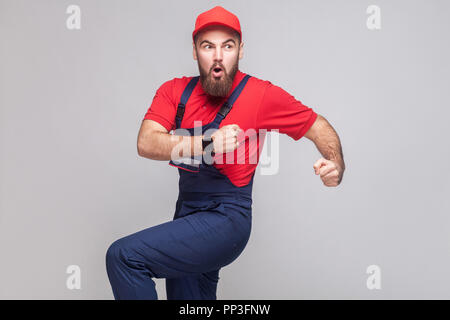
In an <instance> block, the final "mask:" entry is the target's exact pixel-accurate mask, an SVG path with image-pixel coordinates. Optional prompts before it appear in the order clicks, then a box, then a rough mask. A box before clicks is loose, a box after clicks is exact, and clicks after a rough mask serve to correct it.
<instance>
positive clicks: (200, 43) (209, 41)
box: [199, 38, 236, 46]
mask: <svg viewBox="0 0 450 320" xmlns="http://www.w3.org/2000/svg"><path fill="white" fill-rule="evenodd" d="M229 41H232V42H233V43H234V44H236V41H234V40H233V39H231V38H230V39H228V40H225V41H224V42H222V44H224V43H227V42H229ZM203 42H206V43H210V44H214V43H212V42H211V41H208V40H203V41H202V42H200V44H199V45H200V46H201V45H202V43H203Z"/></svg>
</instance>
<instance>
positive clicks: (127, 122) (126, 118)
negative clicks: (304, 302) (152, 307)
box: [0, 0, 450, 299]
mask: <svg viewBox="0 0 450 320" xmlns="http://www.w3.org/2000/svg"><path fill="white" fill-rule="evenodd" d="M70 4H77V5H79V6H80V7H81V30H68V29H67V28H66V19H67V17H68V16H69V15H68V14H66V8H67V7H68V6H69V5H70ZM218 4H220V5H223V6H224V7H225V8H226V9H228V10H230V11H232V12H234V13H235V14H237V15H238V17H239V19H240V21H241V25H242V29H243V40H244V43H245V45H244V48H245V53H244V58H243V59H242V60H241V61H240V69H241V71H243V72H246V73H249V74H251V75H253V76H256V77H258V78H260V79H263V80H269V81H271V82H272V83H274V84H276V85H279V86H281V87H282V88H284V89H285V90H286V91H288V92H289V93H291V94H292V95H294V96H295V97H296V98H297V99H299V100H301V101H302V102H303V103H304V104H306V105H308V106H310V107H312V108H313V109H314V110H315V111H316V112H318V113H319V114H321V115H323V116H325V117H326V118H327V119H328V120H329V121H330V123H331V124H332V125H333V127H334V128H335V129H336V130H337V132H338V134H339V136H340V138H341V141H342V144H343V150H344V156H345V160H346V165H347V170H346V172H345V175H344V180H343V182H342V184H341V185H340V186H339V187H338V188H328V187H325V186H324V185H323V184H322V182H321V180H320V178H319V177H318V176H316V175H314V171H313V168H312V166H313V164H314V162H315V161H316V160H317V159H319V158H320V157H321V155H320V154H319V152H318V151H317V149H316V148H315V146H314V144H313V143H312V142H311V141H310V140H308V139H306V138H304V139H301V140H299V141H297V142H295V141H294V140H292V139H290V138H289V137H288V136H285V135H282V136H280V140H281V150H280V170H279V172H278V174H276V175H271V176H264V175H261V174H260V168H258V170H257V176H256V177H255V185H254V205H253V229H252V234H251V237H250V240H249V243H248V245H247V247H246V249H245V250H244V252H243V253H242V255H241V256H240V257H239V258H238V259H237V260H236V261H235V262H233V263H232V264H231V265H229V266H227V267H225V268H223V269H222V270H221V272H220V282H219V287H218V298H219V299H381V298H383V299H429V298H430V299H431V298H438V299H443V298H445V299H449V298H450V274H449V272H448V270H449V269H450V258H449V253H450V252H449V249H450V248H449V231H450V219H449V215H448V213H449V197H448V195H449V183H448V182H449V179H450V173H449V170H448V169H447V164H448V159H449V156H450V152H449V143H448V140H447V137H448V136H449V135H448V132H447V127H448V124H447V118H448V116H449V115H450V112H449V111H448V107H449V103H450V99H449V90H448V87H449V80H450V79H449V71H450V70H449V68H450V67H449V62H448V57H449V56H450V46H449V42H448V38H449V34H448V30H450V19H449V9H450V4H449V2H448V1H444V0H442V1H387V0H386V1H361V0H358V1H356V0H354V1H333V0H329V1H312V0H311V1H298V0H296V1H256V0H252V1H206V0H205V1H181V0H178V1H167V0H165V1H87V0H86V1H80V0H78V1H17V0H14V1H12V0H11V1H5V0H2V1H0V41H1V50H0V77H1V78H0V90H1V91H0V103H1V109H0V112H1V114H0V116H1V117H0V119H1V134H0V139H1V142H0V150H1V154H0V156H1V158H0V161H1V162H0V170H1V171H0V188H1V190H0V191H1V192H0V209H1V216H0V252H1V266H0V298H3V299H11V298H21V299H34V298H39V299H112V292H111V288H110V285H109V282H108V279H107V275H106V269H105V263H104V260H105V253H106V249H107V248H108V246H109V245H110V244H111V243H112V242H113V241H114V240H115V239H118V238H120V237H123V236H126V235H128V234H130V233H134V232H136V231H139V230H141V229H144V228H147V227H150V226H153V225H156V224H159V223H163V222H166V221H168V220H170V219H171V218H172V215H173V212H174V209H175V200H176V197H177V175H178V174H177V171H176V170H174V169H173V168H172V167H170V166H169V165H168V164H167V163H166V162H159V161H152V160H148V159H145V158H141V157H139V156H138V155H137V151H136V140H137V134H138V130H139V127H140V124H141V120H142V118H143V116H144V114H145V112H146V111H147V108H148V106H149V104H150V103H151V101H152V98H153V95H154V93H155V90H156V89H157V88H158V87H159V86H160V85H161V84H162V83H163V82H165V81H167V80H170V79H172V78H173V77H181V76H183V75H186V76H192V75H197V74H198V68H197V62H196V61H194V60H193V59H192V47H191V33H192V30H193V27H194V22H195V18H196V16H197V15H198V14H199V13H200V12H203V11H205V10H208V9H210V8H212V7H213V6H214V5H218ZM371 4H375V5H378V6H380V8H381V30H375V31H372V30H369V29H368V28H367V27H366V20H367V17H368V14H367V13H366V9H367V7H368V6H369V5H371ZM71 264H76V265H79V266H80V268H81V289H80V290H69V289H67V288H66V279H67V277H68V276H69V275H68V274H66V268H67V266H68V265H71ZM372 264H375V265H378V266H379V267H380V268H381V286H382V288H381V290H369V289H368V288H367V287H366V279H367V278H368V277H369V275H368V274H367V273H366V268H367V267H368V266H369V265H372ZM156 284H157V290H158V294H159V298H160V299H165V298H166V295H165V288H164V280H163V279H156Z"/></svg>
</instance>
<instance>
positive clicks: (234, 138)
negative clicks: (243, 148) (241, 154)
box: [211, 124, 242, 153]
mask: <svg viewBox="0 0 450 320" xmlns="http://www.w3.org/2000/svg"><path fill="white" fill-rule="evenodd" d="M241 132H242V129H241V128H239V126H238V125H237V124H229V125H226V126H223V127H222V128H220V129H218V130H217V131H216V132H214V133H213V134H212V135H211V138H212V140H213V143H214V152H215V153H227V152H230V151H233V150H235V149H236V148H237V147H239V141H238V134H239V133H241Z"/></svg>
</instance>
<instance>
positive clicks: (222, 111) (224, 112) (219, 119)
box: [213, 74, 251, 127]
mask: <svg viewBox="0 0 450 320" xmlns="http://www.w3.org/2000/svg"><path fill="white" fill-rule="evenodd" d="M250 77H251V76H250V75H248V74H246V75H245V77H244V78H243V79H242V80H241V82H239V84H238V85H237V87H236V88H235V89H234V90H233V92H232V93H231V95H230V97H229V98H228V100H227V101H225V103H224V104H223V105H222V107H221V108H220V110H219V112H218V113H217V115H216V117H215V119H214V121H213V122H214V123H215V124H216V125H217V127H219V125H220V123H221V122H222V120H223V119H225V117H226V116H227V114H228V113H229V112H230V110H231V108H233V104H234V103H235V101H236V100H237V98H238V97H239V95H240V94H241V92H242V90H243V89H244V87H245V85H246V84H247V81H248V79H250Z"/></svg>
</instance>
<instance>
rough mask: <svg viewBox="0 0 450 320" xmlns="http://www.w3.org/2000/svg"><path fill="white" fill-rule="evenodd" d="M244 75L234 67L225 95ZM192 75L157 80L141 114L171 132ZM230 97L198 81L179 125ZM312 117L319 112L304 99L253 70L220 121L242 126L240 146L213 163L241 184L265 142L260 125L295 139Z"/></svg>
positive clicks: (207, 114) (212, 112)
mask: <svg viewBox="0 0 450 320" xmlns="http://www.w3.org/2000/svg"><path fill="white" fill-rule="evenodd" d="M244 76H245V73H242V72H241V71H239V70H238V72H237V73H236V76H235V78H234V80H233V86H232V89H231V90H230V93H229V95H231V92H232V91H233V90H234V88H235V87H236V86H237V85H238V84H239V82H240V81H241V80H242V78H244ZM191 79H192V77H182V78H174V79H172V80H169V81H167V82H165V83H164V84H163V85H161V87H160V88H159V89H158V90H157V91H156V94H155V96H154V98H153V101H152V103H151V105H150V107H149V108H148V111H147V113H146V114H145V117H144V120H146V119H151V120H154V121H156V122H158V123H160V124H161V125H162V126H164V127H165V128H166V129H167V131H169V132H170V131H171V130H175V115H176V111H177V106H178V103H179V101H180V99H181V94H182V93H183V90H184V88H185V87H186V85H187V84H188V83H189V81H190V80H191ZM229 95H228V97H229ZM228 97H226V98H213V97H211V96H208V95H207V94H206V93H205V91H204V90H203V88H202V86H201V82H200V81H198V83H197V85H196V86H195V88H194V90H193V91H192V94H191V97H190V98H189V100H188V102H187V105H186V108H185V112H184V116H183V120H182V122H181V128H193V127H194V121H202V125H205V124H207V123H210V122H212V121H213V120H214V118H215V116H216V114H217V112H218V111H219V109H220V107H221V106H222V104H223V103H224V102H225V101H226V99H227V98H228ZM316 118H317V114H316V113H315V112H314V111H313V110H312V109H311V108H309V107H307V106H305V105H303V104H302V103H301V102H300V101H299V100H296V99H295V98H294V97H293V96H292V95H290V94H289V93H287V92H286V91H285V90H283V89H282V88H280V87H278V86H276V85H273V84H272V83H271V82H270V81H266V80H260V79H258V78H256V77H254V76H252V77H251V78H250V79H249V80H248V82H247V84H246V85H245V88H244V90H242V92H241V94H240V96H239V97H238V99H237V100H236V102H235V103H234V105H233V108H232V109H231V111H230V112H229V113H228V115H227V116H226V117H225V119H224V120H223V121H222V122H221V124H220V127H223V126H225V125H228V124H237V125H239V127H240V128H241V129H242V130H243V131H244V133H243V134H241V135H240V136H239V141H240V142H239V147H238V148H237V149H236V150H234V152H233V153H234V155H231V156H234V157H232V158H231V159H234V161H232V163H230V161H229V159H230V158H228V156H230V155H228V154H226V155H216V157H220V159H222V161H220V160H219V161H217V160H216V163H214V166H215V167H216V168H217V169H218V170H219V171H220V172H221V173H222V174H224V175H225V176H227V177H228V178H229V179H230V181H231V182H232V183H233V184H234V185H236V186H238V187H242V186H245V185H247V184H248V183H249V181H250V179H251V178H252V176H253V174H254V172H255V169H256V166H257V164H258V161H259V155H260V152H261V150H262V147H263V144H264V138H265V134H264V131H271V130H278V131H279V132H280V133H284V134H287V135H288V136H290V137H291V138H292V139H294V140H299V139H300V138H301V137H303V135H304V134H305V133H306V132H307V131H308V129H309V128H310V127H311V126H312V124H313V123H314V121H315V120H316ZM264 129H265V130H264ZM255 138H256V139H255ZM225 162H226V163H225Z"/></svg>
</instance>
